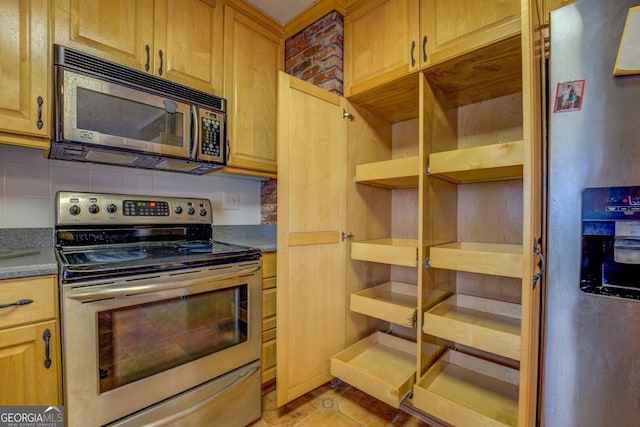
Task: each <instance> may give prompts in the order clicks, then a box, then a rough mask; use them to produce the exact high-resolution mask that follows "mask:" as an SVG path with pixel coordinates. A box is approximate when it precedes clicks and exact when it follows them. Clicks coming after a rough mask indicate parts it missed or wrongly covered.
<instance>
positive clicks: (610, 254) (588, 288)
mask: <svg viewBox="0 0 640 427" xmlns="http://www.w3.org/2000/svg"><path fill="white" fill-rule="evenodd" d="M580 289H582V291H584V292H588V293H593V294H600V295H606V296H612V297H619V298H632V299H640V186H633V187H606V188H587V189H585V190H584V191H583V193H582V267H581V273H580Z"/></svg>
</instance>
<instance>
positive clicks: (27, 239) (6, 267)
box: [0, 228, 58, 279]
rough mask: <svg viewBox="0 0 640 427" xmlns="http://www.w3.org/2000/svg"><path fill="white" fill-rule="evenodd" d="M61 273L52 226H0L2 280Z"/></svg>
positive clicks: (0, 274) (0, 271) (0, 269)
mask: <svg viewBox="0 0 640 427" xmlns="http://www.w3.org/2000/svg"><path fill="white" fill-rule="evenodd" d="M49 274H58V263H57V261H56V255H55V251H54V249H53V230H52V229H51V228H24V229H23V228H11V229H0V279H12V278H18V277H31V276H43V275H49Z"/></svg>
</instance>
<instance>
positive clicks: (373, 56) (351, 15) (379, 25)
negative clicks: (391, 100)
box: [344, 0, 420, 97]
mask: <svg viewBox="0 0 640 427" xmlns="http://www.w3.org/2000/svg"><path fill="white" fill-rule="evenodd" d="M419 3H420V2H419V1H418V0H375V1H365V2H360V3H359V4H358V5H356V6H355V9H354V10H353V11H348V13H347V16H346V17H345V21H344V26H345V28H344V58H345V63H344V66H345V85H344V86H345V96H347V97H349V96H351V95H355V94H358V93H362V92H364V91H366V90H368V89H370V88H372V87H376V86H379V85H381V84H382V83H386V82H389V81H392V80H395V79H397V78H398V77H402V76H404V75H407V74H409V73H410V72H412V71H414V70H417V69H418V68H419V66H420V63H419V61H420V58H419V51H420V45H419V43H418V34H419V14H418V8H419Z"/></svg>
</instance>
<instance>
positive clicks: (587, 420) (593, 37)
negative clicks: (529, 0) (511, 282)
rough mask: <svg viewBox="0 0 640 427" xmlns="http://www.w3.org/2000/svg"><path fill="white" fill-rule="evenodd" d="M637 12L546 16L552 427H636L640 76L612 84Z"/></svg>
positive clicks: (617, 4)
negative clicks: (631, 16) (626, 33)
mask: <svg viewBox="0 0 640 427" xmlns="http://www.w3.org/2000/svg"><path fill="white" fill-rule="evenodd" d="M638 5H640V1H638V0H635V1H630V0H579V1H577V2H575V3H572V4H570V5H568V6H565V7H562V8H560V9H558V10H556V11H554V12H552V13H551V17H550V37H551V45H550V56H549V62H548V64H549V68H548V80H547V81H548V83H547V89H548V90H547V91H546V93H547V95H548V101H549V102H548V107H549V108H548V115H547V117H548V135H547V147H546V163H547V166H546V174H545V176H546V194H545V199H546V215H545V218H546V220H545V222H546V225H545V229H546V230H545V237H546V239H545V240H546V242H545V243H546V250H545V252H546V276H545V277H546V281H545V299H544V301H545V304H544V307H543V315H544V317H543V328H542V331H543V334H544V335H543V345H542V358H541V361H542V364H541V378H542V382H541V402H540V421H541V424H542V425H544V426H546V427H555V426H558V427H560V426H561V427H570V426H576V427H578V426H579V427H609V426H617V427H631V426H640V299H638V298H640V269H639V267H640V237H638V235H640V75H638V74H635V75H634V74H632V75H626V76H614V75H613V71H614V67H615V65H616V59H617V55H618V50H619V47H620V45H621V40H622V34H623V29H624V27H625V23H626V22H627V15H628V12H629V9H630V8H632V7H635V6H638ZM638 16H640V15H638ZM636 30H638V31H640V29H638V28H635V27H633V28H631V29H630V30H628V31H631V32H630V33H629V35H630V36H633V35H634V34H633V33H634V32H635V31H636ZM625 37H627V36H625ZM627 41H628V40H627ZM635 49H636V52H638V51H640V47H639V46H637V45H636V46H635ZM636 245H637V246H636Z"/></svg>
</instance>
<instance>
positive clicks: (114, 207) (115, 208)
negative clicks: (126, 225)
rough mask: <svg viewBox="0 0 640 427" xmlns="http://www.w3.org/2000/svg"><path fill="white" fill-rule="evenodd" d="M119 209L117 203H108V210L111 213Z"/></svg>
mask: <svg viewBox="0 0 640 427" xmlns="http://www.w3.org/2000/svg"><path fill="white" fill-rule="evenodd" d="M117 210H118V207H117V206H116V205H114V204H113V203H110V204H108V205H107V212H109V213H115V212H116V211H117Z"/></svg>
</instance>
